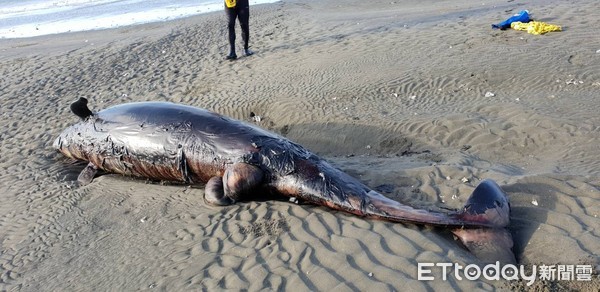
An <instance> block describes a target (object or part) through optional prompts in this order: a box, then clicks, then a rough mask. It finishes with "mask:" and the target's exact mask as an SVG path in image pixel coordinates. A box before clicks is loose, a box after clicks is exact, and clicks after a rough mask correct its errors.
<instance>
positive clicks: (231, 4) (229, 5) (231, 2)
mask: <svg viewBox="0 0 600 292" xmlns="http://www.w3.org/2000/svg"><path fill="white" fill-rule="evenodd" d="M235 2H236V0H225V6H227V8H233V7H235V4H236V3H235Z"/></svg>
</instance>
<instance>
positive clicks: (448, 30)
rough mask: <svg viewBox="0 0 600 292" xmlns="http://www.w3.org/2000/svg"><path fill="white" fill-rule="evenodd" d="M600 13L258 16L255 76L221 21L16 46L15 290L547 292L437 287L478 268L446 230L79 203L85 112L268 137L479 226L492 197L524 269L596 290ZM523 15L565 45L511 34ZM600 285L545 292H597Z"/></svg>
mask: <svg viewBox="0 0 600 292" xmlns="http://www.w3.org/2000/svg"><path fill="white" fill-rule="evenodd" d="M597 6H598V5H597V4H596V1H594V0H581V1H550V2H547V3H543V4H542V3H538V2H537V1H497V0H493V1H489V2H485V3H481V2H472V1H466V0H461V1H399V2H390V1H369V4H365V3H363V1H357V0H348V1H342V2H335V3H329V2H327V3H321V2H318V1H306V0H301V1H284V2H281V3H276V4H269V5H261V6H256V7H252V11H251V13H252V15H251V34H252V35H251V37H252V39H251V46H252V47H251V49H253V50H254V51H255V52H256V54H255V55H253V56H251V57H241V58H239V59H238V60H236V61H235V62H230V61H226V60H224V56H225V55H226V54H227V50H228V45H227V37H226V29H225V24H224V21H225V20H224V16H223V15H222V14H221V13H214V14H207V15H201V16H197V17H192V18H187V19H184V20H178V21H172V22H167V23H158V24H147V25H140V26H131V27H124V28H120V29H114V30H108V31H92V32H82V33H73V34H64V35H57V36H45V37H39V38H32V39H19V40H0V70H1V75H2V76H3V77H2V79H1V80H0V95H1V96H0V98H1V99H2V104H1V109H0V111H1V115H0V125H1V126H2V130H0V141H2V144H1V148H0V149H1V150H0V182H1V184H0V252H1V255H0V290H9V291H12V290H23V291H40V290H45V291H60V290H62V291H65V290H77V291H90V290H121V291H123V290H127V291H129V290H153V289H160V290H169V291H179V290H199V289H206V290H221V289H231V290H241V289H249V290H252V291H255V290H261V289H265V290H294V291H315V290H320V291H327V290H332V289H336V290H337V291H348V290H361V291H365V290H369V291H389V290H405V291H408V290H411V291H431V290H436V291H437V290H438V289H439V290H440V291H441V290H474V289H476V290H480V289H483V290H494V289H499V290H508V289H520V288H527V287H526V286H525V285H524V283H522V282H514V281H513V282H508V281H487V280H482V281H468V280H462V281H460V280H457V279H456V278H455V277H452V276H450V275H449V277H448V279H447V280H446V281H443V280H440V279H438V280H435V281H418V280H417V264H418V263H424V262H452V263H460V264H462V265H467V264H470V263H477V262H478V261H477V259H476V258H475V257H474V256H472V255H471V254H469V253H468V252H467V251H466V250H465V249H463V248H462V247H461V246H460V245H459V243H458V242H456V241H454V240H453V238H452V235H451V234H450V233H449V232H447V231H445V230H441V229H432V228H427V227H422V226H415V225H410V224H393V223H388V222H382V221H375V220H365V219H363V218H358V217H355V216H352V215H347V214H345V213H341V212H336V211H331V210H329V209H326V208H323V207H317V206H311V205H296V204H291V203H288V202H279V201H266V202H263V201H261V202H247V203H240V204H237V205H235V206H231V207H225V208H215V207H209V206H207V205H206V204H205V203H204V202H203V199H202V196H203V188H202V187H201V186H193V187H191V188H190V187H186V186H180V185H172V184H159V183H152V182H147V181H144V180H140V179H131V178H126V177H121V176H118V175H104V176H100V177H98V178H97V179H95V180H94V182H93V183H92V184H90V185H87V186H85V187H77V186H76V185H75V180H76V178H77V175H78V174H79V172H80V171H81V169H82V168H83V165H82V164H81V163H74V162H71V161H69V160H68V159H65V158H63V157H62V156H61V155H60V154H58V153H56V152H55V151H54V150H53V149H52V147H51V146H52V142H53V140H54V138H55V137H56V136H57V135H58V134H59V133H60V132H61V131H62V130H63V129H64V128H66V127H67V126H68V125H71V124H73V123H75V122H76V121H77V119H78V118H77V117H76V116H75V115H73V114H72V113H71V112H70V110H69V104H70V103H71V102H72V101H74V100H76V99H77V98H79V97H86V98H88V99H89V100H90V107H91V108H92V110H101V109H104V108H106V107H108V106H111V105H116V104H121V103H124V102H132V101H147V100H152V101H171V102H178V103H184V104H188V105H193V106H197V107H203V108H207V109H210V110H213V111H216V112H219V113H222V114H225V115H228V116H231V117H234V118H237V119H241V120H246V121H248V122H254V123H257V124H258V125H259V126H261V127H264V128H266V129H269V130H272V131H274V132H277V133H280V134H282V135H284V136H286V137H287V138H289V139H290V140H293V141H295V142H298V143H300V144H302V145H304V146H306V147H307V148H309V149H311V150H312V151H314V152H315V153H317V154H319V155H320V156H322V157H324V158H326V159H327V160H329V161H330V162H332V163H333V164H334V165H336V166H337V167H339V168H340V169H342V170H344V171H346V172H348V173H349V174H351V175H353V176H355V177H357V178H358V179H360V180H361V181H363V182H364V183H366V184H367V185H369V186H371V187H373V188H375V189H377V190H380V191H382V192H383V193H384V194H385V195H387V196H389V197H391V198H393V199H395V200H398V201H400V202H402V203H406V204H409V205H413V206H419V207H423V208H433V209H435V208H438V209H439V208H460V207H461V206H462V205H463V204H464V202H465V201H466V199H467V197H468V196H469V195H470V193H471V192H472V190H473V188H474V186H476V185H477V183H478V182H479V181H480V180H482V179H486V178H491V179H494V180H496V181H497V182H498V183H499V184H500V185H501V186H502V187H503V189H504V190H505V191H506V192H507V193H508V195H509V197H510V200H511V205H512V211H513V213H512V217H511V219H512V223H511V225H510V230H511V232H512V234H513V237H514V239H515V253H516V255H517V258H518V260H519V263H521V264H525V265H541V264H546V265H552V264H566V265H579V264H589V265H592V266H593V267H594V271H595V272H596V273H597V272H598V271H599V270H600V267H599V264H600V257H599V254H600V218H598V216H599V215H600V143H599V142H600V118H599V116H598V112H599V108H600V107H599V106H598V92H600V51H599V50H600V39H599V38H598V30H599V29H600V12H599V11H600V10H598V9H597ZM522 9H528V10H529V11H530V12H531V13H532V14H533V17H534V18H535V19H536V20H541V21H546V22H550V23H553V24H558V25H562V26H563V31H562V32H555V33H549V34H546V35H542V36H535V35H530V34H527V33H525V32H521V31H514V30H506V31H499V30H492V29H491V26H490V25H491V24H492V23H497V22H500V21H502V20H504V19H506V18H507V17H509V16H510V15H512V14H514V13H517V12H519V11H520V10H522ZM238 38H240V37H239V36H238ZM240 51H241V48H240ZM251 113H254V114H256V115H259V116H260V117H261V120H260V121H259V122H255V121H253V120H252V119H251V118H250V115H251ZM436 275H437V276H439V277H441V274H439V273H438V274H436ZM593 278H594V280H593V281H592V282H578V281H537V282H536V284H535V285H534V286H533V288H538V289H551V288H554V289H557V288H571V289H578V290H581V291H597V290H598V289H599V287H600V286H599V282H598V276H597V274H596V275H594V276H593ZM531 288H532V287H529V289H531Z"/></svg>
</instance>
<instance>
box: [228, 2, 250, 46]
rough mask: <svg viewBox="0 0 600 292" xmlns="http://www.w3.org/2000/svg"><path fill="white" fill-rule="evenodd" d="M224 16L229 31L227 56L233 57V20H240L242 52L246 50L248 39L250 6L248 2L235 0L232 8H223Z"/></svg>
mask: <svg viewBox="0 0 600 292" xmlns="http://www.w3.org/2000/svg"><path fill="white" fill-rule="evenodd" d="M225 14H227V28H228V29H229V54H230V55H232V54H233V55H235V19H236V18H239V19H240V26H241V27H242V39H243V40H244V50H248V39H249V38H250V25H249V24H248V22H249V20H250V4H249V3H248V0H237V4H236V6H235V7H233V8H227V6H225Z"/></svg>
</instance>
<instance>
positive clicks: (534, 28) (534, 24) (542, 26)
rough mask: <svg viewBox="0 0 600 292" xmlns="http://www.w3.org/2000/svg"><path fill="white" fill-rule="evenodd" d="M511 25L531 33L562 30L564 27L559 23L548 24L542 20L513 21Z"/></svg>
mask: <svg viewBox="0 0 600 292" xmlns="http://www.w3.org/2000/svg"><path fill="white" fill-rule="evenodd" d="M510 27H512V28H513V29H516V30H524V31H526V32H528V33H530V34H545V33H547V32H551V31H561V30H562V28H561V27H560V26H558V25H554V24H548V23H545V22H541V21H530V22H526V23H523V22H520V21H517V22H513V23H511V24H510Z"/></svg>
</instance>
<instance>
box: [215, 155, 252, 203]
mask: <svg viewBox="0 0 600 292" xmlns="http://www.w3.org/2000/svg"><path fill="white" fill-rule="evenodd" d="M263 177H264V175H263V172H262V170H260V168H258V167H256V166H253V165H250V164H247V163H235V164H233V165H231V166H229V167H228V168H227V169H226V170H225V173H224V175H223V177H218V176H215V177H212V178H211V179H210V180H208V182H207V183H206V189H205V191H204V201H205V202H206V203H207V204H210V205H214V206H228V205H231V204H233V203H235V202H236V201H239V200H241V199H243V196H244V195H245V194H247V193H248V192H249V191H251V190H253V189H255V188H256V187H257V186H259V185H260V184H261V183H262V181H263Z"/></svg>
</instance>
